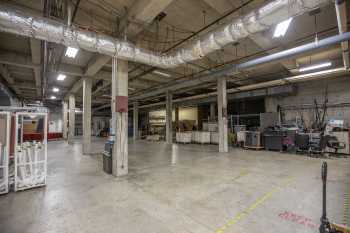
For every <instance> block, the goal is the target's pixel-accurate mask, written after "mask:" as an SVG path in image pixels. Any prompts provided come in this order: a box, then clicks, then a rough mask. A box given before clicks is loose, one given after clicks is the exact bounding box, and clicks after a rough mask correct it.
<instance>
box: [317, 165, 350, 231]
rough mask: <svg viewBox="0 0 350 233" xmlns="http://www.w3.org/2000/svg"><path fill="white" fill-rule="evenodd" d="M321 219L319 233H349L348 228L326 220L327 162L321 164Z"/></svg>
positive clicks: (349, 229)
mask: <svg viewBox="0 0 350 233" xmlns="http://www.w3.org/2000/svg"><path fill="white" fill-rule="evenodd" d="M321 176H322V186H323V187H322V195H323V196H322V217H321V225H320V233H350V228H349V227H346V226H343V225H339V224H335V223H331V222H329V220H328V218H327V162H323V164H322V170H321Z"/></svg>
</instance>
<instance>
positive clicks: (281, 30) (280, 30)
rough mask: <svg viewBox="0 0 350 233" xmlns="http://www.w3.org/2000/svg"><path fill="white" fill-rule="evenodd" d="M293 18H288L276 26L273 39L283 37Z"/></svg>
mask: <svg viewBox="0 0 350 233" xmlns="http://www.w3.org/2000/svg"><path fill="white" fill-rule="evenodd" d="M292 20H293V18H289V19H287V20H285V21H283V22H281V23H279V24H277V26H276V29H275V32H274V34H273V37H281V36H284V35H285V34H286V32H287V30H288V28H289V25H290V23H291V22H292Z"/></svg>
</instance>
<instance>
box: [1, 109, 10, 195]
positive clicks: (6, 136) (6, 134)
mask: <svg viewBox="0 0 350 233" xmlns="http://www.w3.org/2000/svg"><path fill="white" fill-rule="evenodd" d="M10 128H11V115H10V113H9V112H0V194H4V193H8V191H9V153H10Z"/></svg>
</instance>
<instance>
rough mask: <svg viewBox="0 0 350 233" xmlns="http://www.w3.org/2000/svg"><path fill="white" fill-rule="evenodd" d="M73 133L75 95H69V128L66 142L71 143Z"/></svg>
mask: <svg viewBox="0 0 350 233" xmlns="http://www.w3.org/2000/svg"><path fill="white" fill-rule="evenodd" d="M74 135H75V96H74V95H73V94H70V95H69V130H68V143H70V144H71V143H73V138H74Z"/></svg>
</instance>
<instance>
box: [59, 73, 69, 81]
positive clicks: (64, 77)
mask: <svg viewBox="0 0 350 233" xmlns="http://www.w3.org/2000/svg"><path fill="white" fill-rule="evenodd" d="M66 77H67V76H66V75H64V74H59V75H58V76H57V80H58V81H63V80H65V79H66Z"/></svg>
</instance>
